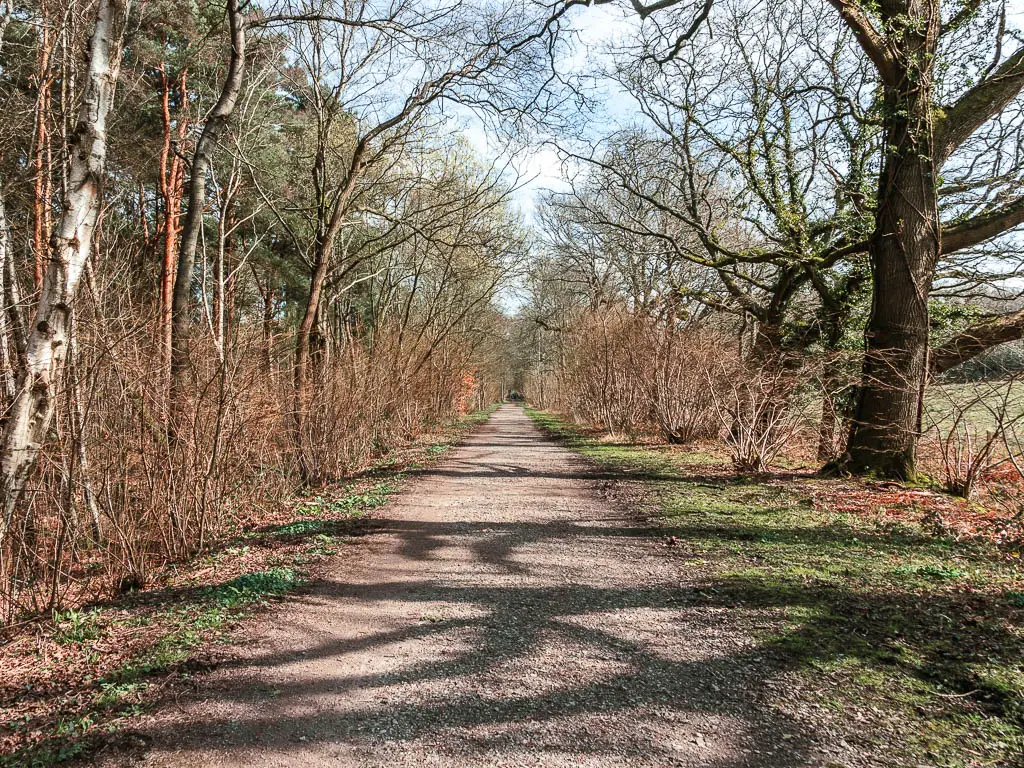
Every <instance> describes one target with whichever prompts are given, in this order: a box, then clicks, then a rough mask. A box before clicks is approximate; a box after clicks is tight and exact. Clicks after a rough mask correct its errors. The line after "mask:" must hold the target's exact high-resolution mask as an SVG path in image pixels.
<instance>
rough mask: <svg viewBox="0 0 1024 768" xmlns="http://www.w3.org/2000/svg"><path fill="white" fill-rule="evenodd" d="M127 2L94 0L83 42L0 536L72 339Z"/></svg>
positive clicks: (1, 479)
mask: <svg viewBox="0 0 1024 768" xmlns="http://www.w3.org/2000/svg"><path fill="white" fill-rule="evenodd" d="M126 13H127V7H126V5H123V4H121V3H118V2H116V0H100V3H99V8H98V9H97V13H96V26H95V28H94V29H93V34H92V39H91V41H90V43H89V52H90V55H89V64H88V72H87V75H86V83H85V89H84V92H83V96H82V108H81V111H80V113H79V119H78V124H77V126H76V127H75V132H74V138H73V144H72V145H71V146H70V147H69V150H70V157H71V161H70V170H69V173H68V196H67V199H66V200H65V201H64V213H63V215H62V216H61V220H60V223H59V225H58V228H57V231H56V233H55V235H54V238H53V243H52V246H51V250H50V257H49V264H48V265H47V268H46V272H45V275H44V277H43V286H42V292H41V294H40V297H39V304H38V306H37V308H36V313H35V317H34V319H33V322H32V327H31V330H30V332H29V335H28V339H27V342H26V364H25V368H24V369H23V370H22V372H21V374H20V375H19V377H18V392H17V396H16V397H15V400H14V402H13V403H12V404H11V408H10V411H9V413H8V420H7V423H6V425H5V428H4V434H3V443H2V445H0V503H2V505H3V509H2V518H0V541H2V540H3V539H4V538H5V537H6V534H7V531H8V530H9V528H10V523H11V516H12V514H13V512H14V507H15V504H16V503H17V501H18V498H19V497H20V496H21V493H22V491H23V490H24V488H25V483H26V481H27V480H28V477H29V474H30V473H31V471H32V468H33V467H34V466H35V463H36V459H37V457H38V455H39V450H40V448H41V446H42V443H43V441H44V440H45V439H46V436H47V433H48V432H49V428H50V423H51V421H52V419H53V411H54V395H55V392H54V388H55V387H56V386H57V383H58V382H59V380H60V375H61V371H62V368H63V365H64V361H65V358H66V356H67V353H68V348H69V347H70V343H69V341H70V339H69V330H70V322H71V304H72V302H73V301H74V299H75V295H76V293H77V292H78V285H79V282H80V279H81V276H82V272H83V270H84V268H85V263H86V261H87V259H88V258H89V253H90V251H91V249H92V237H93V232H94V230H95V228H96V220H97V218H98V216H99V210H100V202H101V201H100V185H101V184H102V182H103V176H104V173H105V169H106V155H107V134H106V129H107V115H108V114H109V112H110V107H111V104H112V103H113V100H114V88H115V85H116V83H117V75H118V70H119V68H120V64H121V55H122V51H123V45H122V40H123V35H124V27H125V24H124V21H125V15H126Z"/></svg>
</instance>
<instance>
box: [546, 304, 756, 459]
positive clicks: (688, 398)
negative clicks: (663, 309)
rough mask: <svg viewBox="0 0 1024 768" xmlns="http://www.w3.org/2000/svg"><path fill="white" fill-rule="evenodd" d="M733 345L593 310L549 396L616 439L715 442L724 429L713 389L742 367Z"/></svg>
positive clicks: (698, 331) (695, 331)
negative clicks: (654, 436)
mask: <svg viewBox="0 0 1024 768" xmlns="http://www.w3.org/2000/svg"><path fill="white" fill-rule="evenodd" d="M733 346H734V345H731V344H729V342H728V341H727V340H726V339H725V338H723V337H722V336H720V335H719V334H717V333H715V332H713V331H709V330H707V329H702V328H690V327H682V328H679V327H673V326H671V325H668V324H666V323H665V322H662V321H660V320H657V319H655V318H650V317H646V316H637V315H631V314H629V313H628V312H626V311H624V310H621V309H606V310H603V311H601V312H595V313H592V314H590V315H587V316H585V317H584V318H582V319H581V321H580V322H579V324H578V325H577V327H575V328H574V330H573V334H572V338H571V340H570V342H569V344H568V350H567V354H566V364H565V366H564V368H563V369H562V371H561V372H560V376H559V378H558V380H557V382H555V385H554V387H555V392H554V393H551V392H549V395H548V397H547V399H548V400H551V401H557V400H558V399H559V398H561V399H563V400H564V401H565V405H566V406H567V410H569V411H570V413H572V414H573V416H574V417H575V418H576V419H577V420H578V421H581V422H584V423H588V424H593V425H599V426H601V427H602V428H604V429H605V430H607V431H608V432H609V433H611V434H613V435H614V434H618V433H625V434H627V435H637V434H641V433H648V434H657V435H659V436H661V437H662V438H664V439H665V440H667V441H669V442H671V443H678V444H682V443H689V442H692V441H694V440H699V439H704V438H709V437H712V436H714V435H715V434H716V433H717V432H718V429H719V422H718V414H717V411H716V408H715V398H714V395H713V391H712V390H714V389H716V388H721V387H723V386H725V384H726V381H727V379H728V378H729V371H730V369H731V368H734V367H735V366H736V364H737V356H736V352H735V351H734V348H733ZM549 386H550V385H549ZM556 393H557V395H556Z"/></svg>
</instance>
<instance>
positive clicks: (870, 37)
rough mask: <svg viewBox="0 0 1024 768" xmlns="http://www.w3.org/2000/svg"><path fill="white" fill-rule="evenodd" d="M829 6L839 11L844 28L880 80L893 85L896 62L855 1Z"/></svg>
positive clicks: (841, 0)
mask: <svg viewBox="0 0 1024 768" xmlns="http://www.w3.org/2000/svg"><path fill="white" fill-rule="evenodd" d="M828 2H829V4H830V5H831V6H832V7H833V8H835V9H836V10H837V11H839V15H840V16H841V17H842V19H843V21H844V22H846V26H848V27H849V28H850V30H851V31H852V32H853V36H854V37H855V38H856V39H857V42H858V43H859V44H860V47H861V48H862V49H863V51H864V53H866V54H867V56H868V58H869V59H871V61H872V63H873V64H874V65H875V67H876V68H877V69H878V72H879V74H880V75H881V76H882V80H883V81H884V82H885V83H886V84H887V85H895V84H896V80H897V75H896V62H895V61H894V60H893V58H892V55H891V54H890V52H889V49H888V47H887V46H886V44H885V38H884V37H882V35H880V34H879V32H878V30H877V29H875V25H874V24H872V23H871V19H870V18H869V17H868V15H867V14H866V13H865V12H864V9H863V8H861V7H860V4H859V3H857V2H856V0H828Z"/></svg>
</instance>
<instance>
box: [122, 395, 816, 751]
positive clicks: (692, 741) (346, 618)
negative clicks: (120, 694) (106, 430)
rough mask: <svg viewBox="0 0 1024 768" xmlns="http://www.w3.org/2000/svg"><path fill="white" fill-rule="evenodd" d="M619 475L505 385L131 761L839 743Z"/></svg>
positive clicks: (805, 747) (152, 728) (168, 716)
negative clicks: (787, 693)
mask: <svg viewBox="0 0 1024 768" xmlns="http://www.w3.org/2000/svg"><path fill="white" fill-rule="evenodd" d="M607 486H608V483H607V482H606V481H605V480H603V479H602V478H601V477H600V476H599V474H598V473H597V472H595V471H594V470H593V468H592V467H590V465H589V464H587V463H586V462H585V461H584V460H583V459H581V458H580V457H578V456H576V455H575V454H573V453H571V452H570V451H567V450H565V449H564V448H561V447H559V446H558V445H556V444H554V443H552V442H550V441H548V440H546V439H545V438H544V437H543V436H542V435H541V434H540V433H539V432H538V431H537V430H536V429H535V428H534V426H533V425H532V424H531V422H530V421H529V419H528V418H527V416H526V415H525V414H524V413H523V411H522V410H521V409H520V408H518V407H515V406H504V407H502V408H501V409H500V410H498V411H497V412H496V413H495V415H494V416H493V417H492V418H491V419H490V421H488V423H487V424H486V425H485V426H483V427H482V428H481V429H479V430H478V431H476V432H475V433H474V434H473V435H471V436H470V438H469V439H468V440H467V441H466V442H465V443H464V444H463V445H462V446H461V447H459V448H458V449H456V450H455V451H454V452H453V453H452V454H451V457H450V458H449V459H448V460H447V461H446V462H445V463H444V464H442V465H441V466H439V467H438V468H437V469H434V470H432V471H429V472H426V473H425V474H424V476H423V477H422V479H419V480H417V481H416V482H415V483H414V484H413V485H412V486H411V487H410V488H409V490H407V491H406V492H405V493H404V494H402V496H401V497H400V498H399V499H398V500H397V501H396V502H395V503H394V504H392V505H391V506H390V508H389V509H388V511H387V512H386V513H385V521H384V525H383V527H382V529H381V531H380V532H379V533H375V534H373V535H371V536H369V537H367V538H366V539H365V540H364V543H361V544H359V545H357V546H355V547H353V548H352V549H350V550H346V552H345V553H344V554H343V555H341V556H339V557H338V559H337V560H336V568H335V571H334V578H333V579H330V580H327V581H324V582H322V583H320V584H319V585H317V586H316V587H315V588H314V589H313V590H311V591H310V592H309V593H307V594H305V595H302V596H301V597H298V598H296V599H294V600H291V601H289V602H288V603H287V604H286V605H284V606H282V607H280V608H279V609H277V610H274V611H270V612H268V613H266V614H264V617H265V621H264V624H263V626H260V627H257V628H255V629H254V630H253V631H252V632H251V633H250V637H249V640H248V641H247V642H246V643H245V644H244V645H243V646H241V648H240V649H238V653H237V654H236V655H235V657H234V658H233V659H231V660H229V661H228V662H227V663H225V664H222V665H221V666H220V667H218V669H217V670H216V671H215V672H212V673H209V674H207V675H205V676H204V677H202V678H201V679H200V681H199V684H198V686H197V693H196V695H195V696H194V697H192V698H189V699H187V700H186V699H182V700H180V701H179V702H178V706H177V707H174V706H168V707H167V708H166V709H165V710H164V711H163V712H162V713H161V714H160V715H159V716H158V717H157V718H156V719H155V720H154V721H152V722H151V723H149V724H147V725H146V726H144V727H143V728H142V729H140V735H142V736H143V737H144V738H145V740H146V741H147V743H148V744H149V747H150V748H149V750H148V751H147V753H146V755H145V757H143V758H132V762H133V763H134V764H139V763H140V761H141V763H142V764H145V765H155V766H188V768H199V767H200V766H246V767H247V768H255V766H320V765H331V766H453V767H454V766H460V767H461V766H535V765H539V766H573V768H582V767H583V766H670V765H682V766H698V765H699V766H770V767H771V768H786V766H796V765H829V764H831V763H830V762H829V761H828V760H827V759H826V758H825V756H824V752H823V751H822V748H821V746H820V742H821V741H822V739H821V734H815V733H813V732H811V731H812V730H813V729H812V728H811V727H810V726H808V725H807V724H806V722H805V723H796V722H794V721H792V720H790V719H789V718H787V717H786V716H785V715H783V714H781V713H780V712H779V710H778V708H775V707H772V706H768V705H767V704H766V702H767V701H768V700H770V699H771V698H773V695H771V694H772V692H771V691H770V690H769V688H768V687H767V684H766V683H765V682H764V678H765V673H764V667H763V663H762V659H761V657H760V656H759V654H758V647H757V645H756V643H755V642H754V641H753V640H752V639H751V638H750V637H749V636H748V635H746V634H745V633H744V632H743V631H742V630H741V629H740V628H739V627H737V626H736V622H735V621H733V620H732V619H731V616H730V615H729V610H728V609H727V608H722V607H716V606H713V605H707V604H706V603H705V604H703V605H702V604H701V601H700V600H695V599H691V596H692V595H693V594H695V593H697V592H698V591H699V586H700V585H699V583H697V582H695V581H694V579H695V578H696V579H699V576H687V575H686V574H687V564H686V561H685V560H684V559H683V558H680V557H679V556H678V555H676V554H675V551H674V550H672V549H670V548H668V547H666V546H665V545H664V542H663V540H662V539H661V538H660V537H658V536H654V535H652V533H653V531H652V530H650V529H647V528H644V527H643V525H642V524H640V523H637V522H636V521H635V520H633V519H632V518H631V517H629V516H628V515H626V514H625V513H624V512H622V511H621V510H620V509H617V507H616V505H615V504H614V503H612V502H611V501H609V500H608V499H607V498H606V496H605V494H604V491H605V489H606V487H607ZM697 572H699V569H697ZM121 759H122V761H123V760H126V759H127V758H126V757H125V756H122V758H121ZM110 760H114V761H116V760H117V758H115V757H112V756H108V762H109V761H110Z"/></svg>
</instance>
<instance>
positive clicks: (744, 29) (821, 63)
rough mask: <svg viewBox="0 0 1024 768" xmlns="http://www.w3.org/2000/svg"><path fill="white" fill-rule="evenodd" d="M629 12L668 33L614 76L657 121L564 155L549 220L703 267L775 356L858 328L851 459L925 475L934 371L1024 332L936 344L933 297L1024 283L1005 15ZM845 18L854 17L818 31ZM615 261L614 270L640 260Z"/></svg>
mask: <svg viewBox="0 0 1024 768" xmlns="http://www.w3.org/2000/svg"><path fill="white" fill-rule="evenodd" d="M634 10H635V11H636V12H637V13H639V14H640V16H641V17H643V18H647V17H651V18H657V23H645V24H641V25H640V26H639V27H638V28H637V32H636V35H635V36H633V37H632V38H630V39H629V40H628V42H626V43H625V44H623V45H621V46H620V47H618V48H617V49H615V50H614V51H613V52H612V54H611V56H612V58H611V60H610V63H609V64H608V65H607V66H606V67H605V68H604V69H605V71H604V73H603V76H604V77H605V78H606V79H607V80H608V81H610V82H612V83H614V87H615V88H616V92H618V93H621V92H626V93H628V94H629V95H630V96H632V97H633V99H634V101H635V103H636V104H637V106H638V108H639V110H640V112H641V113H642V115H643V120H642V121H640V122H641V123H642V125H641V126H639V127H638V126H629V127H626V128H623V129H620V130H618V131H616V133H615V134H614V135H611V136H605V137H599V138H598V140H597V141H595V140H593V139H591V140H590V141H588V142H587V144H586V145H585V146H582V147H581V146H580V143H579V141H576V142H574V143H569V144H566V143H563V145H562V147H563V152H564V154H565V156H566V158H567V161H568V162H570V163H571V166H572V167H574V168H577V169H579V170H580V171H582V173H583V174H584V176H582V178H581V179H580V180H578V181H577V182H576V183H575V184H574V187H575V188H574V190H573V191H572V192H569V193H559V194H558V195H556V196H555V198H553V200H552V205H553V207H552V214H551V219H559V218H565V217H568V218H569V219H571V220H572V221H573V222H574V225H575V226H576V227H577V228H581V229H582V230H585V232H586V235H584V234H583V233H582V232H580V231H577V232H576V233H575V234H574V238H575V239H576V240H577V241H581V242H582V241H584V240H586V239H587V238H588V237H590V238H597V240H600V241H601V243H602V244H601V246H600V247H601V248H606V247H607V245H608V244H609V243H611V242H612V241H611V239H610V238H609V233H611V232H613V231H614V232H617V233H618V235H617V236H618V237H620V238H627V237H628V238H633V239H634V243H635V242H639V241H641V240H642V241H643V242H644V243H646V244H648V245H647V246H645V247H646V248H647V249H648V250H649V247H650V244H654V243H657V244H658V245H657V248H659V249H662V250H663V251H664V252H666V253H669V252H671V253H672V258H673V259H674V260H677V261H681V262H687V263H689V264H690V265H691V267H692V269H691V271H690V272H688V273H687V274H686V275H685V276H683V277H682V278H681V279H680V280H679V282H678V283H677V284H676V293H677V295H679V296H681V297H686V299H689V300H692V299H694V298H697V299H699V300H700V301H701V302H702V303H704V304H705V305H706V306H707V307H709V308H712V309H714V310H715V311H718V312H722V311H724V312H729V313H740V315H741V316H742V317H744V318H748V319H750V320H751V321H753V323H754V325H755V327H756V329H757V330H756V334H757V335H756V339H757V341H756V343H755V345H754V350H755V353H756V354H757V355H759V356H760V357H762V358H763V359H766V360H767V359H770V358H771V357H772V356H773V355H782V356H783V357H785V356H786V355H787V354H788V355H793V354H795V355H797V356H800V355H802V354H803V350H805V349H808V348H810V347H816V348H818V349H825V350H829V349H833V350H834V349H837V348H838V347H839V346H841V345H846V344H848V336H849V333H848V332H849V331H850V330H851V329H852V328H853V327H855V324H856V323H857V322H859V320H860V318H862V317H863V321H864V331H863V333H864V339H865V344H866V346H865V350H864V355H863V365H862V372H861V375H860V382H859V386H858V387H857V388H856V397H855V399H854V400H853V401H852V402H851V403H850V408H851V410H850V412H849V414H848V415H849V433H848V437H847V440H846V448H845V455H844V456H843V457H842V460H841V461H840V462H839V464H838V465H837V466H841V467H842V468H843V469H847V470H851V471H857V472H876V473H879V474H882V475H887V476H894V477H902V478H906V477H910V476H912V475H913V473H914V455H915V449H916V441H917V436H918V435H919V434H920V432H921V398H922V397H923V393H924V389H925V386H926V384H927V379H928V376H929V375H931V374H933V373H936V372H941V371H942V370H945V369H947V368H948V367H949V366H952V365H957V364H960V363H962V362H963V361H964V360H966V359H969V357H970V356H972V355H975V354H978V353H979V352H981V351H983V350H984V349H987V348H989V347H990V346H991V345H993V344H998V343H1002V342H1005V341H1007V340H1012V339H1015V338H1020V334H1021V331H1022V330H1024V323H1021V322H1020V320H1019V315H1018V314H1011V315H1007V316H1005V317H998V316H988V317H985V318H980V322H979V323H978V324H977V325H976V326H974V327H969V328H961V329H960V332H959V333H958V334H954V336H953V337H952V338H950V339H948V340H944V341H943V344H942V346H941V348H939V349H937V350H935V352H934V354H930V352H929V347H930V341H929V340H930V304H931V303H932V302H933V301H934V300H940V301H941V300H943V297H945V296H949V297H955V298H959V299H962V298H963V297H965V296H970V295H983V296H989V297H991V296H994V295H997V294H998V293H999V292H1000V290H999V289H998V288H996V286H1002V287H1003V290H1002V293H1007V290H1006V286H1008V285H1009V283H1007V279H1008V278H1010V277H1013V276H1014V275H1016V274H1018V273H1019V269H1020V264H1019V258H1018V257H1017V255H1016V249H1015V248H1013V246H1012V244H1010V242H1009V241H1007V240H1005V239H1000V238H1001V237H1002V235H1004V234H1005V233H1007V232H1012V231H1013V229H1014V228H1015V227H1017V226H1018V225H1019V224H1021V223H1022V221H1024V206H1022V205H1021V203H1020V201H1019V199H1018V198H1019V194H1020V192H1019V189H1020V173H1021V166H1020V163H1019V157H1020V148H1021V142H1020V138H1021V128H1022V127H1024V124H1022V123H1021V121H1020V98H1019V94H1020V90H1021V86H1022V83H1024V71H1022V70H1021V66H1022V65H1021V62H1022V60H1024V59H1022V56H1024V53H1022V52H1021V50H1020V48H1019V47H1018V45H1017V44H1016V43H1015V42H1013V40H1014V38H1013V36H1012V33H1011V32H1010V31H1009V30H1008V28H1007V20H1006V9H1005V7H1004V6H1003V5H1002V4H1001V3H998V2H991V3H990V2H965V3H958V4H954V5H953V6H951V7H950V8H940V6H939V3H937V2H935V3H932V2H921V3H918V2H893V3H881V4H877V5H867V4H862V3H859V2H854V1H851V2H843V1H838V0H837V2H830V3H828V4H818V3H816V2H809V3H804V4H798V5H793V4H780V3H768V4H756V5H751V4H744V3H730V2H723V3H717V4H714V6H713V7H711V8H710V10H709V8H708V5H706V4H701V3H681V2H678V3H676V2H673V3H666V4H658V5H657V6H651V7H646V8H643V7H637V8H635V9H634ZM661 12H665V14H663V15H660V16H659V15H658V14H659V13H661ZM835 12H838V14H839V18H840V20H841V24H839V25H835V26H834V25H827V24H822V23H821V19H822V18H823V17H827V15H828V14H830V13H835ZM627 13H628V11H627ZM943 14H944V16H943ZM982 52H983V53H982ZM588 169H589V170H588ZM556 209H557V212H556ZM559 227H560V229H561V231H563V232H567V231H569V229H568V226H567V225H565V224H564V223H563V224H560V225H559ZM549 229H552V231H555V229H557V228H552V227H549ZM612 248H613V249H614V250H616V251H617V252H618V253H619V254H620V255H619V256H617V257H616V258H617V259H618V260H619V261H621V260H622V258H623V257H622V256H621V254H622V253H624V252H632V253H636V252H637V248H636V247H635V244H634V245H632V246H631V245H626V244H625V241H624V240H623V242H622V243H621V244H616V245H612ZM694 271H695V272H696V274H694ZM709 278H711V279H710V280H709ZM695 287H696V290H694V289H695ZM1009 292H1010V293H1012V290H1011V291H1009ZM933 297H934V298H933ZM866 299H869V302H868V303H867V304H865V300H866ZM862 308H863V309H862ZM864 315H866V317H864Z"/></svg>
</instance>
